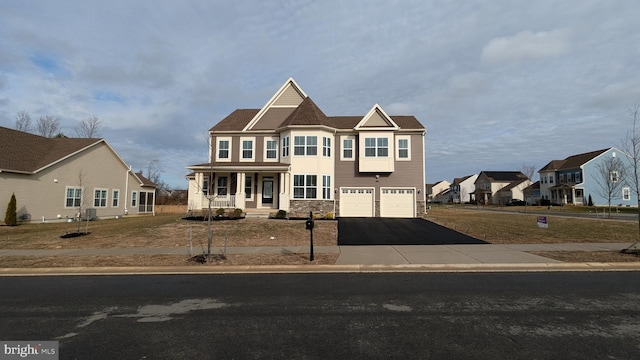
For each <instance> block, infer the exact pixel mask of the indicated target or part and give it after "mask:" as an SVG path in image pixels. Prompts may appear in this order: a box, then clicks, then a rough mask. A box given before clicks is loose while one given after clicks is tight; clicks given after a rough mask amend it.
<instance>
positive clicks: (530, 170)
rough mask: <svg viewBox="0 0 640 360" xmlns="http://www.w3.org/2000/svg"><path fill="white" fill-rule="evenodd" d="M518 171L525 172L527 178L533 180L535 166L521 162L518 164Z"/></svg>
mask: <svg viewBox="0 0 640 360" xmlns="http://www.w3.org/2000/svg"><path fill="white" fill-rule="evenodd" d="M520 172H521V173H523V174H525V175H526V176H527V178H528V179H529V180H531V181H533V177H534V176H535V175H536V166H535V165H526V164H522V165H521V166H520Z"/></svg>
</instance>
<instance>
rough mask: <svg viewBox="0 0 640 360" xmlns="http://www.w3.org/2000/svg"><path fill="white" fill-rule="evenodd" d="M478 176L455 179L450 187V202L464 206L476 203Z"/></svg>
mask: <svg viewBox="0 0 640 360" xmlns="http://www.w3.org/2000/svg"><path fill="white" fill-rule="evenodd" d="M477 178H478V174H473V175H468V176H465V177H461V178H454V179H453V184H451V186H450V187H449V189H450V190H449V196H450V200H451V202H452V203H454V204H464V203H468V202H473V201H475V190H476V186H475V182H476V179H477Z"/></svg>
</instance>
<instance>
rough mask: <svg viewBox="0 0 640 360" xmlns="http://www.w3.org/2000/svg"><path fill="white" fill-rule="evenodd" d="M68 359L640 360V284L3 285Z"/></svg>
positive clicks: (303, 277)
mask: <svg viewBox="0 0 640 360" xmlns="http://www.w3.org/2000/svg"><path fill="white" fill-rule="evenodd" d="M0 288H2V298H1V299H0V340H42V341H45V340H57V341H59V343H60V358H61V359H187V358H204V359H258V358H260V359H263V358H273V359H276V358H277V359H282V358H291V359H333V358H342V359H372V358H380V359H382V358H397V359H418V358H420V359H445V358H446V359H505V358H509V359H560V358H561V359H584V358H610V359H638V358H640V273H637V272H579V273H564V272H559V273H467V274H462V273H458V274H446V273H442V274H436V273H393V274H391V273H376V274H272V275H266V274H264V275H255V274H253V275H250V274H248V275H162V276H160V275H156V276H68V277H3V278H0Z"/></svg>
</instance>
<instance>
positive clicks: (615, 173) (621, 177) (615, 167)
mask: <svg viewBox="0 0 640 360" xmlns="http://www.w3.org/2000/svg"><path fill="white" fill-rule="evenodd" d="M592 176H593V181H595V183H596V184H597V185H598V187H597V188H596V193H597V194H598V195H600V196H601V197H603V198H605V199H607V205H608V207H609V217H611V201H612V200H615V199H620V198H622V186H623V185H624V184H625V183H626V178H627V167H626V166H625V164H624V162H623V161H622V160H620V158H617V157H614V156H611V157H607V158H605V159H604V160H603V161H602V162H601V163H599V164H598V165H596V172H595V173H593V175H592Z"/></svg>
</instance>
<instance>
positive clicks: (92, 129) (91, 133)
mask: <svg viewBox="0 0 640 360" xmlns="http://www.w3.org/2000/svg"><path fill="white" fill-rule="evenodd" d="M101 128H102V120H100V118H99V117H97V116H96V115H93V114H91V115H87V116H86V117H85V118H84V119H82V121H80V124H78V126H76V128H75V131H76V136H77V137H81V138H97V137H100V130H101Z"/></svg>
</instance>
